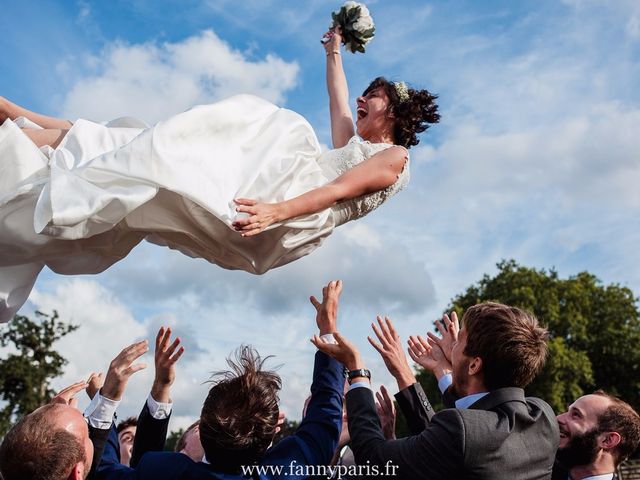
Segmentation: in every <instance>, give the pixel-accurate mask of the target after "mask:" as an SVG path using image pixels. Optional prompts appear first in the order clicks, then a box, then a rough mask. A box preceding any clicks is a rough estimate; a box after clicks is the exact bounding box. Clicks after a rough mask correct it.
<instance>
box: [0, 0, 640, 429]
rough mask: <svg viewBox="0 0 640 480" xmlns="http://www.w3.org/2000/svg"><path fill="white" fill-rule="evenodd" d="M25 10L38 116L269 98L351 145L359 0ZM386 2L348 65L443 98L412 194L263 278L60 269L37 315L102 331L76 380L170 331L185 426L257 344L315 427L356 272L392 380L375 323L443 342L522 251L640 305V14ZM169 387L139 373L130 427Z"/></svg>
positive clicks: (80, 349)
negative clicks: (347, 31) (341, 121)
mask: <svg viewBox="0 0 640 480" xmlns="http://www.w3.org/2000/svg"><path fill="white" fill-rule="evenodd" d="M4 3H5V4H4V5H3V7H2V8H3V14H2V16H1V17H0V29H1V30H2V31H3V35H2V36H1V37H0V51H2V52H3V54H2V56H0V95H3V96H6V97H7V98H10V99H12V100H14V101H16V102H18V103H20V104H23V105H25V106H27V107H29V108H31V109H34V110H38V111H42V112H45V113H49V114H52V115H61V116H65V117H68V118H72V119H73V118H78V117H87V118H91V119H95V120H106V119H109V118H114V117H117V116H122V115H130V116H137V117H139V118H142V119H143V120H146V121H147V122H149V123H153V122H155V121H157V120H159V119H161V118H164V117H166V116H169V115H172V114H174V113H177V112H180V111H182V110H185V109H187V108H189V107H191V106H193V105H194V104H197V103H210V102H214V101H216V100H219V99H221V98H224V97H226V96H229V95H232V94H234V93H241V92H251V93H256V94H259V95H262V96H265V97H266V98H269V99H270V100H272V101H275V102H277V103H279V104H280V105H283V106H286V107H288V108H291V109H293V110H296V111H298V112H300V113H302V114H303V115H304V116H305V117H307V118H308V119H309V121H310V122H311V123H312V125H313V126H314V127H315V128H316V131H317V133H318V136H319V138H320V140H321V142H323V143H324V144H329V143H330V138H329V133H328V132H329V118H328V108H327V95H326V93H325V86H324V61H325V57H324V52H323V49H322V47H321V46H320V44H319V42H318V40H319V38H320V36H321V35H322V33H323V32H324V30H325V29H326V27H327V25H328V23H329V19H330V12H331V10H333V9H335V8H337V7H338V6H339V4H340V3H339V2H338V3H332V2H328V1H319V0H318V1H301V2H276V1H268V0H266V1H259V0H248V1H245V2H233V1H230V0H229V1H216V0H211V1H183V2H168V1H150V0H137V1H136V0H129V1H126V2H124V1H112V2H88V1H76V2H74V1H64V2H63V1H59V2H54V1H42V0H40V1H37V2H36V1H24V2H4ZM368 5H369V7H370V10H371V12H372V15H373V17H374V20H375V21H376V25H377V32H376V37H375V38H374V40H373V42H372V43H371V45H370V46H369V47H368V50H367V53H366V54H365V55H350V54H346V55H344V61H345V68H346V71H347V75H348V78H349V83H350V87H351V96H352V99H353V100H355V97H356V96H357V94H358V93H359V92H360V91H362V90H363V89H364V88H365V87H366V85H367V84H368V82H369V81H370V80H371V79H373V78H374V77H376V76H378V75H385V76H388V77H389V78H392V79H401V80H405V81H407V82H409V83H410V84H412V85H414V86H416V87H426V88H429V89H430V90H431V91H433V92H436V93H438V94H439V95H440V101H439V103H440V105H441V112H442V117H443V121H442V123H441V124H440V125H437V126H435V127H434V128H433V129H431V130H429V132H428V133H427V134H426V135H423V137H422V142H421V144H420V145H419V146H418V147H416V148H414V149H412V151H411V169H412V183H411V185H410V186H409V188H408V189H407V190H406V191H403V192H402V193H400V194H399V195H398V197H397V198H394V199H392V200H391V201H390V202H389V203H388V204H387V205H385V206H384V207H383V208H381V209H380V210H378V211H376V212H374V213H373V214H372V215H370V216H369V217H367V218H366V219H364V220H362V221H359V222H357V223H353V224H350V225H346V226H344V227H342V228H341V229H339V231H337V232H336V233H335V234H334V235H332V237H330V238H329V240H328V241H327V242H326V244H325V245H324V246H323V247H321V249H319V250H318V251H316V252H314V253H313V254H312V255H310V256H309V257H307V258H304V259H302V260H300V261H299V262H296V263H294V264H292V265H289V266H286V267H283V268H281V269H278V270H275V271H273V272H269V273H267V274H266V275H264V276H262V277H253V276H250V275H248V274H246V273H243V272H228V271H224V270H222V269H219V268H217V267H215V266H212V265H209V264H207V263H206V262H203V261H201V260H193V259H188V258H185V257H182V256H180V255H178V254H176V253H174V252H170V251H165V250H163V249H160V248H159V247H153V246H148V245H143V246H141V247H138V249H136V250H135V251H134V253H133V254H132V255H131V256H130V257H129V258H127V259H125V260H124V261H123V262H121V263H120V264H118V265H116V266H115V267H113V268H112V269H110V270H109V271H107V272H105V273H103V274H100V275H97V276H78V277H72V278H68V277H62V276H57V275H54V274H52V273H51V272H45V273H43V274H42V275H41V277H40V279H39V281H38V283H37V284H36V289H35V291H34V293H33V295H32V297H31V302H30V303H29V304H28V305H27V306H25V308H24V309H23V312H24V313H28V312H29V311H31V310H33V308H34V307H37V308H40V309H43V310H51V309H52V308H57V309H58V310H59V311H60V313H61V316H62V317H63V318H67V319H72V320H73V321H76V322H78V323H81V324H82V325H83V328H81V329H80V330H79V331H78V332H76V333H74V334H73V335H72V336H70V337H69V338H67V339H65V340H63V342H62V343H61V346H60V349H61V351H62V353H63V354H65V355H66V356H67V357H68V358H69V359H70V360H71V364H70V366H69V369H68V373H67V374H66V375H65V377H64V378H63V379H61V380H60V381H59V384H60V385H62V384H63V383H65V382H69V381H72V380H76V379H77V378H80V377H82V376H83V375H85V374H86V373H87V372H88V371H90V370H96V369H100V368H105V367H106V365H107V363H108V361H109V360H110V359H111V358H112V357H113V356H114V355H115V353H116V352H117V351H119V349H120V348H121V347H122V346H124V345H126V344H127V343H129V342H130V341H132V340H133V339H135V338H141V337H149V338H151V336H152V335H153V332H154V330H155V329H157V327H158V326H159V325H160V324H162V323H163V322H164V323H170V324H172V325H173V326H174V327H175V329H176V330H177V331H178V333H179V334H180V335H181V336H183V337H184V338H185V342H186V344H187V347H188V351H187V354H186V355H185V357H184V359H183V360H181V364H182V365H181V367H182V368H181V371H180V377H179V379H178V381H177V385H176V389H175V395H174V397H175V400H176V407H175V408H176V415H175V418H174V420H173V422H174V423H173V427H175V428H177V427H179V426H184V425H185V424H188V423H190V421H191V419H192V418H193V417H195V416H196V415H197V413H198V410H199V406H200V402H201V400H202V398H204V391H205V390H204V388H205V387H203V386H202V385H201V383H202V382H203V381H204V380H205V379H206V378H207V374H208V372H210V371H214V370H217V369H220V368H223V367H224V357H225V356H226V355H227V354H228V353H229V352H230V351H231V350H232V349H233V348H234V347H235V346H237V345H239V344H240V343H242V342H244V343H251V344H254V345H256V346H257V347H258V348H259V349H260V350H261V351H262V352H263V353H265V354H276V355H277V360H276V362H275V363H283V364H284V366H283V367H282V369H281V373H282V375H283V377H284V384H285V388H284V391H283V395H282V403H283V408H284V409H285V410H286V411H287V413H289V415H290V416H291V417H292V418H297V417H299V415H300V411H301V408H302V401H303V399H304V397H305V396H306V392H307V389H308V384H309V380H310V368H311V358H312V354H313V348H312V346H311V345H310V344H308V340H307V339H308V337H309V336H310V335H311V334H312V333H313V330H314V328H313V327H314V325H313V315H312V309H311V307H310V306H308V305H307V303H306V302H307V298H308V296H309V295H310V294H314V293H315V294H316V295H317V294H318V293H319V290H320V287H321V285H322V284H323V283H324V282H326V281H328V280H330V279H332V278H335V277H341V278H344V279H345V293H344V295H343V297H344V298H343V307H342V309H341V312H342V317H343V318H342V321H343V322H344V326H343V330H344V331H345V332H346V333H347V334H348V335H349V336H350V337H351V338H353V339H354V340H355V341H356V342H357V343H358V344H359V345H360V346H361V347H362V350H363V353H364V355H365V358H366V360H367V363H368V364H369V365H370V366H371V368H372V370H373V372H374V380H375V381H376V383H378V384H379V383H386V384H387V385H390V386H391V385H392V382H391V381H390V377H389V376H388V375H387V374H386V373H385V372H384V366H383V364H382V362H381V361H380V360H379V358H378V357H377V354H376V353H375V351H373V349H372V348H370V347H369V346H368V344H367V342H366V335H368V334H369V333H370V327H369V323H370V322H371V320H373V319H374V317H375V315H376V314H377V313H381V314H390V315H391V316H392V317H393V318H394V319H395V321H396V323H397V325H398V328H399V330H400V332H401V334H402V335H403V336H404V337H406V336H407V335H409V334H414V333H418V332H424V331H425V330H426V329H428V328H429V327H430V325H431V322H432V321H433V320H434V319H435V318H437V317H438V316H439V315H440V314H441V313H442V311H443V309H444V308H446V306H447V304H448V302H449V300H450V298H451V297H452V296H453V295H455V294H456V293H458V292H460V291H462V290H463V289H464V288H466V287H467V286H468V285H470V284H471V283H473V282H475V281H477V280H479V279H480V277H481V276H482V274H484V273H493V272H495V264H496V262H498V261H500V260H501V259H503V258H515V259H516V260H517V261H519V262H520V263H522V264H524V265H528V266H534V267H539V268H551V267H555V268H556V269H557V270H558V271H559V273H560V275H562V276H568V275H572V274H575V273H577V272H580V271H583V270H588V271H590V272H592V273H594V274H595V275H597V276H598V277H600V278H601V279H602V280H603V281H604V282H606V283H610V282H616V283H620V284H622V285H625V286H629V287H631V288H632V289H633V290H634V291H635V292H636V294H638V293H639V292H640V269H638V266H640V253H639V249H638V248H637V246H638V244H640V224H639V216H638V213H637V212H638V210H639V207H640V189H639V188H638V184H639V183H640V158H639V156H638V152H639V151H640V137H639V136H638V135H637V132H638V131H639V128H638V127H640V94H639V93H638V91H637V79H638V78H640V75H639V73H640V71H639V70H640V46H639V45H640V5H639V4H638V3H637V2H636V1H634V0H618V1H616V2H610V1H606V0H564V1H539V2H529V1H520V2H516V1H486V2H476V1H432V2H431V1H429V2H426V1H396V2H383V1H374V2H370V3H369V4H368ZM353 103H355V102H353ZM98 338H99V341H97V340H96V339H98ZM94 347H95V348H94ZM149 361H151V360H150V359H149ZM151 373H152V372H150V371H147V372H143V373H140V374H138V378H136V379H134V380H133V381H132V383H131V385H130V388H129V394H128V396H127V399H126V401H125V402H124V404H123V406H122V410H123V412H122V413H123V414H133V413H135V411H136V410H137V409H138V406H139V405H140V404H141V402H142V401H143V398H144V397H145V395H146V393H145V392H146V389H148V387H149V384H150V381H151Z"/></svg>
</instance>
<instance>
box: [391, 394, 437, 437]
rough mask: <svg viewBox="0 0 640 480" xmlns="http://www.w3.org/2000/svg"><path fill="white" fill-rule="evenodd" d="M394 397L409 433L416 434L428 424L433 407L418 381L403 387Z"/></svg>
mask: <svg viewBox="0 0 640 480" xmlns="http://www.w3.org/2000/svg"><path fill="white" fill-rule="evenodd" d="M395 399H396V401H397V402H398V406H399V407H400V410H401V411H402V414H403V415H404V417H405V418H406V419H407V426H408V427H409V431H410V432H411V435H418V434H419V433H420V432H422V431H423V430H424V429H425V428H426V427H427V426H428V425H429V423H430V422H431V418H432V417H433V414H434V412H433V407H432V406H431V403H429V399H428V398H427V394H426V393H425V392H424V390H423V389H422V385H420V383H418V382H416V383H414V384H413V385H409V386H408V387H407V388H403V389H402V390H400V391H399V392H398V393H396V394H395Z"/></svg>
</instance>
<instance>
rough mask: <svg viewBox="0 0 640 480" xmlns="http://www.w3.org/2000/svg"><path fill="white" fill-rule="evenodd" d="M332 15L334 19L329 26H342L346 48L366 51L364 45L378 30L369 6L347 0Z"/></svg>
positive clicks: (351, 50) (352, 50) (354, 50)
mask: <svg viewBox="0 0 640 480" xmlns="http://www.w3.org/2000/svg"><path fill="white" fill-rule="evenodd" d="M331 17H332V19H333V21H332V22H331V25H329V28H330V29H331V28H337V27H340V28H341V30H342V39H343V43H344V45H345V47H346V49H347V50H349V51H350V52H352V53H356V52H362V53H364V46H365V45H366V44H367V43H369V42H370V41H371V39H372V38H373V36H374V33H375V30H376V27H375V25H374V23H373V18H371V14H370V13H369V9H368V8H367V6H366V5H364V4H363V3H358V2H353V1H347V2H345V3H344V5H342V7H341V8H340V10H337V11H335V12H333V13H332V14H331Z"/></svg>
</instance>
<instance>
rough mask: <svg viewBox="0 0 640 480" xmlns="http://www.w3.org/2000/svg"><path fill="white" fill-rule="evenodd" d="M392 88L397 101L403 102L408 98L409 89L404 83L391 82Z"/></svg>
mask: <svg viewBox="0 0 640 480" xmlns="http://www.w3.org/2000/svg"><path fill="white" fill-rule="evenodd" d="M393 88H395V89H396V94H397V95H398V101H399V102H400V103H404V102H406V101H407V100H409V89H408V88H407V84H406V83H404V82H393Z"/></svg>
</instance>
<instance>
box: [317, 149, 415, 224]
mask: <svg viewBox="0 0 640 480" xmlns="http://www.w3.org/2000/svg"><path fill="white" fill-rule="evenodd" d="M392 146H393V145H390V144H387V143H370V142H367V141H364V140H361V139H360V138H359V137H355V136H354V137H352V138H351V139H350V140H349V142H348V143H347V145H345V146H344V147H342V148H337V149H335V150H330V151H328V152H325V153H323V154H322V155H321V156H320V158H319V160H318V163H319V165H320V167H321V168H322V170H323V172H324V173H325V175H326V176H327V178H329V180H333V179H335V178H336V177H339V176H340V175H342V174H343V173H345V172H346V171H348V170H351V169H352V168H353V167H355V166H356V165H358V164H360V163H361V162H363V161H364V160H367V159H368V158H370V157H372V156H373V155H375V154H376V153H378V152H381V151H383V150H386V149H387V148H389V147H392ZM409 178H410V174H409V159H408V158H407V162H406V163H405V165H404V168H403V169H402V172H400V174H399V175H398V179H397V180H396V181H395V183H393V184H391V185H389V186H388V187H387V188H385V189H382V190H378V191H377V192H373V193H369V194H366V195H362V196H360V197H357V198H354V199H351V200H345V201H344V202H340V203H339V204H337V205H334V207H333V212H334V217H335V221H336V223H337V224H338V225H341V224H343V223H345V222H348V221H350V220H355V219H357V218H360V217H363V216H365V215H367V214H368V213H370V212H371V211H373V210H375V209H376V208H378V207H379V206H380V205H382V204H383V203H384V202H385V201H387V199H388V198H390V197H391V196H393V195H395V194H396V193H398V192H399V191H400V190H402V189H403V188H404V187H406V186H407V184H408V183H409Z"/></svg>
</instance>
